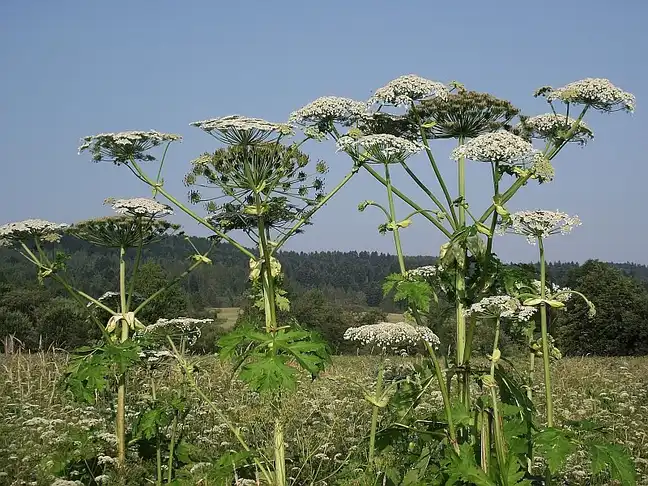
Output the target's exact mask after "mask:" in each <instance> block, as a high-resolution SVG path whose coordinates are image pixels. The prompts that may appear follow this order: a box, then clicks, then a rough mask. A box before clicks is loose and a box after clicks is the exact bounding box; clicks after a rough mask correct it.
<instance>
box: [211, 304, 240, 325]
mask: <svg viewBox="0 0 648 486" xmlns="http://www.w3.org/2000/svg"><path fill="white" fill-rule="evenodd" d="M207 310H208V311H210V312H216V313H217V315H218V319H222V320H223V321H224V322H223V327H224V328H226V329H231V328H233V327H234V324H236V320H237V319H238V317H239V315H240V313H241V308H240V307H211V308H209V309H207Z"/></svg>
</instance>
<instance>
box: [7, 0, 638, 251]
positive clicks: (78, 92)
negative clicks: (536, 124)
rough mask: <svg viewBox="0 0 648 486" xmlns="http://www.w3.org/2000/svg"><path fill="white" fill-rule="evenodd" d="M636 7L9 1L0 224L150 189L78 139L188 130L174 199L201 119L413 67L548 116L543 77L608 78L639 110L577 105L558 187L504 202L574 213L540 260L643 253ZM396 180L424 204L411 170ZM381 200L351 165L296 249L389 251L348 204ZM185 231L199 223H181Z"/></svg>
mask: <svg viewBox="0 0 648 486" xmlns="http://www.w3.org/2000/svg"><path fill="white" fill-rule="evenodd" d="M647 14H648V4H646V2H645V1H643V0H624V1H623V2H609V1H607V0H590V1H582V0H581V1H571V2H564V1H555V0H546V1H544V2H540V3H538V2H521V1H519V0H517V1H509V0H498V1H490V2H485V1H476V0H472V1H471V0H465V1H463V2H459V3H454V4H453V3H452V2H433V1H429V0H428V1H414V0H411V1H405V0H403V1H401V2H395V1H377V0H376V1H369V0H355V1H348V0H347V1H339V0H331V1H327V2H306V1H303V0H302V1H276V2H261V1H259V2H234V1H229V2H225V1H214V0H212V1H201V0H192V1H190V2H189V1H188V2H179V1H171V0H158V1H153V0H148V1H147V0H139V1H132V0H131V1H126V0H113V1H111V2H81V1H76V0H61V1H57V2H53V1H49V0H40V1H36V0H32V1H29V0H3V1H2V2H0V62H1V65H2V75H1V76H0V86H1V88H2V89H0V134H1V135H0V163H2V174H3V175H2V177H1V178H0V207H1V208H2V210H1V212H0V214H1V215H2V217H1V218H0V220H1V221H0V222H5V221H15V220H21V219H26V218H31V217H38V218H44V219H50V220H53V221H62V222H63V221H64V222H74V221H77V220H80V219H85V218H90V217H94V216H97V215H104V214H107V208H105V207H104V206H102V202H103V200H104V198H106V197H111V196H116V197H134V196H147V195H148V194H150V193H149V192H148V190H147V188H145V187H143V186H142V185H141V184H140V183H139V182H138V181H136V180H135V179H134V178H133V177H132V176H131V175H130V173H129V172H128V171H127V169H125V168H124V167H115V166H112V165H110V164H93V163H91V162H90V161H89V159H88V157H85V156H79V155H77V147H78V140H79V138H80V137H82V136H84V135H90V134H95V133H99V132H112V131H121V130H148V129H156V130H159V131H163V132H174V133H180V134H182V135H183V136H184V141H183V143H182V144H179V145H176V146H174V147H173V149H172V151H171V153H170V159H169V163H168V164H167V166H166V171H165V179H166V181H167V185H168V188H169V189H170V190H171V191H172V192H173V193H175V194H176V195H178V196H180V197H182V198H183V197H184V195H185V193H186V189H185V188H184V187H183V185H182V176H183V175H184V174H185V172H186V171H187V169H188V167H189V161H190V160H191V159H193V158H195V157H196V156H197V155H198V154H200V153H201V152H203V151H206V150H211V149H213V148H215V146H214V141H213V139H212V138H211V137H209V136H207V135H205V134H204V133H202V132H201V131H200V130H198V129H196V128H193V127H190V126H189V123H190V122H192V121H195V120H202V119H205V118H211V117H217V116H223V115H228V114H234V113H238V114H244V115H248V116H258V117H263V118H266V119H270V120H274V121H281V120H285V119H286V118H287V117H288V115H289V113H290V112H291V111H293V110H295V109H297V108H299V107H301V106H303V105H304V104H306V103H308V102H309V101H312V100H313V99H315V98H317V97H319V96H323V95H337V96H347V97H352V98H357V99H360V100H363V99H366V98H368V97H369V96H370V95H371V93H372V91H373V90H375V89H376V88H378V87H380V86H383V85H384V84H385V83H387V82H388V81H390V80H391V79H393V78H395V77H397V76H399V75H402V74H409V73H415V74H419V75H421V76H424V77H427V78H431V79H435V80H439V81H444V82H449V81H452V80H458V81H460V82H462V83H464V85H465V86H466V87H467V88H468V89H473V90H477V91H488V92H490V93H492V94H494V95H496V96H499V97H501V98H507V99H509V100H510V101H512V102H513V103H514V104H516V105H517V106H518V107H519V108H521V109H522V110H523V111H524V112H525V113H526V114H530V115H533V114H539V113H544V112H546V111H547V107H546V104H545V103H544V102H543V101H541V100H539V99H534V98H533V96H532V94H533V91H534V90H535V89H536V88H537V87H539V86H542V85H547V84H549V85H552V86H561V85H564V84H566V83H568V82H570V81H574V80H577V79H581V78H585V77H606V78H609V79H610V80H611V81H612V82H613V83H615V84H616V85H617V86H619V87H621V88H623V89H625V90H627V91H630V92H632V93H634V94H635V95H636V96H637V101H638V107H637V112H636V113H635V114H633V115H628V114H625V113H614V114H611V115H607V114H599V113H592V114H591V115H588V117H587V119H586V121H587V123H588V124H589V125H590V127H591V128H592V129H593V130H594V132H595V139H594V141H593V142H591V143H590V144H589V145H588V146H587V147H585V148H579V147H577V146H570V147H568V148H567V149H566V150H564V151H563V152H562V154H561V155H560V156H559V157H558V158H557V159H556V164H555V165H556V179H555V181H554V182H553V183H551V184H546V185H542V186H538V185H537V184H534V183H532V184H529V186H528V187H526V188H525V189H524V190H523V191H521V192H520V193H519V195H518V196H517V197H516V198H515V199H514V200H513V201H512V203H511V204H510V209H534V208H543V209H552V210H556V209H559V210H562V211H565V212H568V213H570V214H578V215H579V216H580V217H581V219H582V220H583V225H582V226H581V227H579V228H577V229H576V230H575V231H574V232H573V233H572V234H571V235H569V236H557V237H554V238H552V240H551V241H550V242H549V243H548V249H547V252H548V257H549V259H551V260H558V259H560V260H576V261H583V260H585V259H588V258H600V259H604V260H613V261H635V262H641V263H648V251H647V250H646V240H647V239H648V229H647V228H648V224H647V217H646V208H648V204H646V180H647V179H648V164H646V161H645V157H646V155H645V154H646V152H647V150H646V149H647V143H648V142H647V140H648V137H647V136H646V128H647V127H648V125H647V121H648V115H646V111H645V110H644V106H645V105H644V103H643V101H644V100H645V99H646V98H648V67H646V64H645V62H643V61H642V59H644V58H645V53H646V52H647V51H648V35H647V34H646V27H645V22H646V20H647V19H648V15H647ZM450 148H451V147H450V146H449V145H448V144H447V143H440V144H438V151H437V159H438V160H440V161H442V164H441V165H442V166H443V170H444V173H446V174H447V175H448V177H450V178H451V177H452V176H453V171H454V169H455V165H454V162H452V161H450V160H449V159H448V158H447V156H448V154H449V150H450ZM308 150H309V153H311V154H312V157H313V158H323V159H325V160H327V161H329V163H330V166H331V170H330V173H329V176H328V181H329V182H328V184H329V185H330V186H331V187H332V186H333V185H335V183H336V181H337V180H339V179H340V178H341V177H343V175H344V174H345V173H346V171H347V170H348V168H349V163H348V160H346V159H345V158H344V157H342V156H340V155H339V154H335V147H334V146H333V145H332V144H331V143H330V142H326V143H323V144H321V145H309V146H308ZM419 163H420V176H421V177H422V178H424V179H425V180H429V181H432V179H431V177H430V176H431V174H430V173H429V171H428V169H429V167H428V166H427V165H426V164H425V161H424V160H413V161H412V162H411V164H410V166H412V167H415V166H417V165H419ZM484 169H485V167H483V166H479V165H478V164H477V165H471V166H470V169H469V171H468V190H469V201H470V202H471V205H472V207H473V208H477V207H482V206H483V205H484V204H486V203H487V201H488V187H489V179H488V173H487V172H486V171H484ZM396 180H397V184H398V185H399V186H402V188H403V189H404V190H406V191H408V193H409V192H411V193H412V195H413V196H415V197H417V198H418V197H419V194H418V193H417V192H416V188H415V187H413V186H412V185H411V184H408V182H407V180H406V179H405V178H404V177H401V176H400V175H397V176H396ZM383 198H384V194H383V191H382V189H381V187H380V186H379V185H378V184H377V183H376V182H375V181H373V180H372V179H371V177H370V176H368V175H366V174H359V175H358V176H356V178H354V180H352V182H351V183H350V184H349V185H347V186H346V187H345V188H344V189H343V191H342V192H341V193H340V194H339V195H338V196H337V197H336V198H335V199H334V200H332V201H331V202H330V203H329V204H328V205H327V206H326V207H325V208H324V209H323V210H322V211H321V212H320V213H319V214H318V215H317V217H316V218H315V224H314V226H312V227H310V228H308V230H307V232H306V233H305V234H303V235H300V236H298V237H296V238H295V239H294V240H292V242H291V244H290V246H289V247H290V248H291V249H295V250H304V251H310V250H336V249H338V250H351V249H354V250H378V251H386V252H391V251H392V248H393V243H392V240H391V238H390V237H389V236H380V235H378V234H377V231H376V227H377V225H378V224H379V223H380V222H382V220H381V219H380V218H379V215H378V214H377V213H372V212H369V211H367V212H365V213H364V214H360V213H358V212H357V211H356V207H357V204H358V203H359V202H360V201H361V200H363V199H375V200H382V199H383ZM399 210H400V211H401V213H404V212H405V208H403V207H402V206H401V207H400V208H399ZM178 221H179V222H182V223H188V220H187V219H186V218H183V217H180V218H178ZM186 228H187V231H188V232H189V233H193V234H204V232H202V231H201V230H200V229H199V228H197V227H196V226H194V225H192V224H187V226H186ZM403 239H404V249H405V251H406V253H409V254H437V252H438V248H439V246H440V245H441V244H442V243H443V239H442V238H441V236H440V235H439V234H438V232H436V231H435V230H434V229H433V228H431V227H429V226H428V225H426V224H425V223H424V221H423V220H416V221H415V223H414V224H413V225H412V226H411V227H410V228H408V229H407V230H405V231H404V234H403ZM496 251H497V252H498V253H499V254H500V256H501V257H502V258H503V259H504V260H507V261H510V260H513V261H519V260H522V261H528V260H532V259H536V258H537V257H536V251H537V249H536V248H534V247H531V246H529V245H528V244H527V243H526V242H525V241H524V238H520V237H514V236H506V237H501V238H499V239H498V240H497V242H496Z"/></svg>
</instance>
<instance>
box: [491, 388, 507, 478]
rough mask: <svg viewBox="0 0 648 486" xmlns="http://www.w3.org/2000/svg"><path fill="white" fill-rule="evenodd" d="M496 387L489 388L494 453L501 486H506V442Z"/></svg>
mask: <svg viewBox="0 0 648 486" xmlns="http://www.w3.org/2000/svg"><path fill="white" fill-rule="evenodd" d="M496 388H497V387H496V386H494V385H491V386H490V394H491V401H492V402H493V430H494V434H493V435H494V439H495V453H496V454H497V463H498V465H499V468H498V469H499V474H500V479H501V480H502V485H503V486H508V471H506V462H507V461H506V442H505V440H504V431H503V428H502V417H501V416H500V413H499V404H498V397H497V389H496Z"/></svg>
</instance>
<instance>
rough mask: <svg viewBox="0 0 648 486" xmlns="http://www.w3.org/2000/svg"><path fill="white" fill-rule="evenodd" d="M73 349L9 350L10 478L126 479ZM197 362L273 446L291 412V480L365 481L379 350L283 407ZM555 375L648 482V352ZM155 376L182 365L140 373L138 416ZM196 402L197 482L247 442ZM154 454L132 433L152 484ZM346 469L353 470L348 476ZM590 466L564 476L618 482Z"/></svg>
mask: <svg viewBox="0 0 648 486" xmlns="http://www.w3.org/2000/svg"><path fill="white" fill-rule="evenodd" d="M67 359H68V358H67V356H66V355H65V354H45V353H40V354H32V355H29V354H16V355H8V356H0V369H1V370H2V373H3V377H2V379H1V380H0V405H1V406H0V484H2V485H35V486H40V485H48V486H49V485H51V484H52V482H53V480H54V475H65V476H66V477H68V478H70V479H74V478H75V477H78V478H79V479H82V478H83V475H84V474H86V473H87V472H88V471H89V470H92V471H93V474H94V475H98V476H100V477H103V478H104V479H105V482H104V483H103V484H116V483H114V482H112V480H111V477H112V476H111V470H112V468H111V463H112V462H113V459H112V458H113V457H114V456H115V445H116V442H115V436H114V435H113V431H114V427H113V417H114V408H113V406H112V404H111V402H110V401H109V400H105V399H104V398H102V397H101V396H99V397H98V401H97V403H96V404H93V405H82V404H78V403H74V402H72V401H71V400H70V399H69V396H68V395H67V393H66V392H65V391H64V390H62V388H61V386H60V380H61V378H62V376H63V371H64V369H65V366H66V361H67ZM402 360H403V358H392V359H391V360H390V361H391V362H392V363H394V364H397V363H399V362H402ZM196 362H197V365H198V366H199V368H200V369H201V370H202V371H200V372H199V373H198V375H197V376H198V380H199V384H200V386H201V388H202V389H203V390H204V391H205V393H206V394H207V395H208V396H209V397H210V398H211V399H212V400H213V401H214V403H215V404H216V405H217V406H218V407H219V409H220V410H222V411H223V412H224V414H225V415H226V416H227V417H228V418H229V419H230V420H231V421H232V422H234V423H235V424H236V425H238V426H240V427H241V431H242V433H243V435H244V436H245V438H246V440H247V441H248V443H249V444H250V445H252V446H254V447H255V448H259V449H261V450H269V447H270V446H271V444H272V437H273V430H272V424H273V420H274V417H275V416H276V414H281V415H282V416H283V418H284V420H285V423H286V426H285V430H286V445H287V448H286V454H287V461H288V468H287V470H288V476H289V477H290V478H291V480H290V481H291V483H292V484H313V485H316V484H317V485H324V484H360V483H356V482H354V478H353V474H351V473H353V471H354V469H355V468H359V467H361V466H362V464H363V463H364V462H365V454H366V434H367V432H368V430H369V423H370V418H371V407H370V405H369V404H368V403H367V402H366V401H364V400H363V398H362V391H361V387H367V388H369V387H371V386H372V383H373V380H374V377H375V375H376V370H377V368H378V359H377V358H374V357H366V356H365V357H362V356H361V357H351V356H345V357H336V358H335V359H334V364H333V366H332V367H331V368H330V369H328V370H327V371H326V372H325V373H324V374H323V375H322V376H321V377H320V378H319V379H317V380H315V381H314V382H311V380H310V379H309V378H306V377H305V378H304V379H303V380H302V381H300V384H299V386H298V389H297V390H296V392H295V393H293V394H290V395H287V396H286V399H285V401H284V403H283V406H282V408H281V409H280V410H276V409H273V408H272V406H271V404H270V401H267V400H265V399H264V398H263V397H260V396H259V395H257V394H255V393H251V392H249V391H247V390H246V388H245V387H244V385H243V384H241V383H239V382H238V381H236V380H230V369H229V366H227V365H224V364H221V363H220V362H219V361H218V360H216V359H215V358H213V357H197V358H196ZM554 377H555V381H554V383H555V385H554V386H555V396H556V401H555V405H556V412H557V418H558V420H559V422H562V423H568V421H577V420H585V419H588V420H591V421H592V422H593V423H596V424H598V425H600V428H595V430H594V432H593V433H595V434H597V435H600V436H602V437H605V438H606V439H607V440H611V441H613V442H617V443H619V444H623V445H625V446H626V447H628V448H629V449H630V451H631V453H632V455H633V458H634V460H635V464H636V466H637V470H638V473H639V484H642V485H648V358H592V357H586V358H569V359H564V360H561V361H559V362H557V363H555V364H554ZM153 383H155V387H156V391H157V395H158V397H163V398H164V397H171V396H173V395H174V393H177V391H178V390H179V389H181V375H180V373H179V372H178V371H176V370H175V369H174V368H173V367H164V368H160V369H156V370H147V371H145V370H141V371H138V372H136V373H134V374H133V375H132V376H131V378H130V387H129V390H130V391H131V392H130V393H131V394H130V395H129V401H128V407H127V420H128V422H129V423H130V424H132V423H133V421H134V420H135V418H136V417H137V415H138V413H140V412H141V411H142V410H143V409H144V408H145V407H146V406H147V404H148V403H150V400H151V392H152V384H153ZM538 391H540V390H538ZM188 393H190V394H191V392H190V391H189V392H188ZM438 395H439V394H438V392H435V391H434V390H432V391H431V392H430V393H429V398H428V400H427V401H426V402H424V403H423V404H422V405H421V406H420V407H419V408H420V410H421V413H423V412H424V411H425V410H430V409H435V408H437V407H439V396H438ZM541 396H542V394H541V393H536V397H541ZM190 403H191V408H190V410H189V412H188V415H187V418H186V421H185V424H184V425H183V427H182V430H181V434H182V438H183V440H184V441H186V443H187V444H192V445H193V446H197V447H195V448H194V449H192V451H193V452H192V461H193V463H192V464H191V465H190V466H187V467H186V468H185V469H184V470H183V471H182V475H183V477H184V479H183V480H182V482H181V483H178V484H187V485H189V484H201V483H200V482H199V481H200V479H201V476H200V474H201V463H209V462H215V461H216V460H217V459H218V458H219V457H221V456H222V455H223V454H224V453H226V452H227V451H230V450H240V446H239V445H238V444H237V442H236V440H235V438H234V437H233V435H232V433H231V432H230V431H229V429H228V427H227V426H226V425H225V424H224V423H222V421H221V420H220V419H218V417H217V416H216V415H215V414H214V412H213V411H212V410H210V409H209V408H208V407H207V406H206V405H205V404H204V403H202V402H201V401H200V400H199V399H198V398H195V397H194V398H192V399H191V400H190ZM539 405H540V404H539ZM146 454H150V451H148V452H147V450H146V448H142V447H139V448H138V446H137V444H134V443H133V444H132V445H131V447H130V449H129V464H132V466H131V470H130V471H129V474H130V476H129V477H130V478H131V479H130V480H129V482H128V484H151V477H152V471H153V470H154V467H153V464H152V463H151V462H150V461H146V460H145V459H144V458H145V457H146ZM396 460H397V459H396ZM343 471H351V473H348V474H347V475H346V476H345V475H343V474H342V472H343ZM586 471H587V464H586V463H585V460H584V459H583V456H582V455H581V454H580V453H576V454H574V455H573V456H572V457H570V458H569V461H568V465H567V467H566V468H565V472H564V478H565V483H564V484H570V485H572V484H573V485H581V484H582V485H589V484H613V483H603V482H598V483H594V482H589V480H588V478H587V472H586ZM241 474H245V471H241ZM349 474H350V475H349ZM102 475H103V476H102ZM248 477H249V476H248ZM336 478H337V479H336ZM80 484H96V483H92V482H91V481H87V480H83V481H82V482H81V483H80ZM202 484H209V483H202Z"/></svg>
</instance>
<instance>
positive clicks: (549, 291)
mask: <svg viewBox="0 0 648 486" xmlns="http://www.w3.org/2000/svg"><path fill="white" fill-rule="evenodd" d="M515 286H516V287H517V288H518V289H520V290H525V288H528V287H527V286H525V285H523V284H521V283H516V284H515ZM541 289H542V285H541V282H540V280H532V281H531V289H530V290H533V293H535V294H536V295H540V294H541V293H542V291H541ZM545 297H546V298H547V299H548V300H556V301H558V302H562V303H565V302H567V301H568V300H570V299H571V297H572V289H570V288H569V287H561V286H560V285H557V284H555V283H551V284H549V283H546V284H545Z"/></svg>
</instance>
